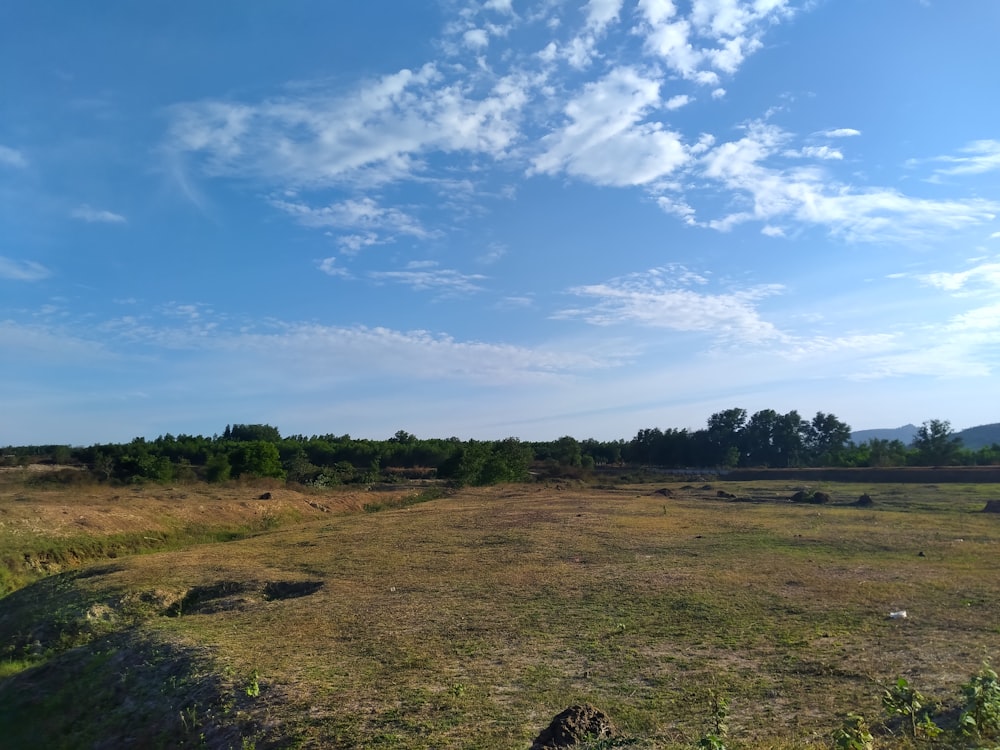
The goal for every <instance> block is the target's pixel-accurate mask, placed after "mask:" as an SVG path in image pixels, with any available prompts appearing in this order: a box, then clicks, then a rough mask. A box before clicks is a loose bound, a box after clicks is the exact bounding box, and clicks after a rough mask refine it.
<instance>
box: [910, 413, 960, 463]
mask: <svg viewBox="0 0 1000 750" xmlns="http://www.w3.org/2000/svg"><path fill="white" fill-rule="evenodd" d="M911 445H912V447H913V448H914V450H915V451H916V455H915V457H914V460H915V461H916V463H918V464H920V465H922V466H949V465H951V464H954V463H957V461H958V455H959V453H960V452H961V450H962V439H961V438H958V437H955V435H954V431H953V430H952V429H951V422H948V421H947V420H943V419H930V420H928V421H926V422H924V423H923V424H922V425H920V427H919V428H918V429H917V435H916V437H915V438H913V443H912V444H911Z"/></svg>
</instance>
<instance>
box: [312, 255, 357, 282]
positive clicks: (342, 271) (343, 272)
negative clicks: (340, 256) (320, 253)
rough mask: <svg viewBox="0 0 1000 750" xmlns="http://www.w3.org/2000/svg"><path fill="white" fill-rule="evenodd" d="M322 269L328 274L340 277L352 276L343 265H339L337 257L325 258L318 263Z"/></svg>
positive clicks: (318, 266) (347, 277)
mask: <svg viewBox="0 0 1000 750" xmlns="http://www.w3.org/2000/svg"><path fill="white" fill-rule="evenodd" d="M316 266H317V268H319V270H320V271H322V272H323V273H325V274H326V275H327V276H333V277H340V278H344V279H349V278H351V273H350V271H348V270H347V269H346V268H344V267H343V266H338V265H337V258H336V257H330V258H323V259H322V260H321V261H319V262H318V263H317V264H316Z"/></svg>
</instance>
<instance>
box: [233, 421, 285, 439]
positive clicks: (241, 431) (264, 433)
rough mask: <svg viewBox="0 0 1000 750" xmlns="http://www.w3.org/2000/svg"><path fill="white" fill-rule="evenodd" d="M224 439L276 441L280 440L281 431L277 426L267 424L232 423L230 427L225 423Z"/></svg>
mask: <svg viewBox="0 0 1000 750" xmlns="http://www.w3.org/2000/svg"><path fill="white" fill-rule="evenodd" d="M222 437H223V439H224V440H235V441H237V442H252V441H258V440H259V441H263V442H267V443H277V442H280V441H281V433H280V432H279V431H278V428H277V427H272V426H271V425H269V424H234V425H233V426H232V427H230V426H229V425H226V431H225V433H223V435H222Z"/></svg>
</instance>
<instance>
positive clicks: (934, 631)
mask: <svg viewBox="0 0 1000 750" xmlns="http://www.w3.org/2000/svg"><path fill="white" fill-rule="evenodd" d="M679 485H680V483H677V484H669V485H660V486H669V487H670V488H672V490H673V492H674V496H673V497H670V498H664V497H663V496H660V495H652V494H651V487H650V486H648V485H646V486H632V487H624V488H618V489H614V490H610V489H609V490H593V489H588V488H586V487H582V486H580V487H573V488H570V489H565V490H555V489H544V488H540V487H538V486H533V485H524V486H509V487H498V488H489V489H467V490H463V491H461V492H457V493H455V494H454V495H451V496H448V497H440V498H437V499H435V500H434V501H433V502H421V503H419V504H413V503H408V502H404V503H400V504H399V506H400V507H397V508H395V509H383V510H382V512H379V513H358V514H353V515H341V516H327V517H325V518H323V519H321V520H318V521H310V522H307V523H301V524H297V525H288V526H283V527H281V528H278V529H274V530H271V531H267V532H262V533H259V534H257V535H256V536H254V537H252V538H247V539H242V540H236V541H231V542H228V543H226V544H201V545H198V546H196V547H192V548H188V549H181V550H176V551H170V552H158V553H153V554H145V555H141V556H131V557H127V558H126V557H123V558H120V559H118V560H115V561H114V563H113V564H107V563H105V564H102V565H100V566H98V567H96V568H91V569H86V570H84V571H83V572H82V573H77V574H68V575H62V576H57V577H53V578H49V579H46V580H44V581H41V582H39V583H36V584H34V585H33V586H29V587H28V588H26V589H24V590H22V591H19V592H17V593H15V594H13V595H11V596H9V597H7V598H6V599H4V600H2V601H0V638H2V641H0V642H2V643H6V644H8V647H9V650H8V653H7V658H8V660H9V663H10V664H12V665H15V664H16V665H17V666H16V667H15V666H11V667H10V668H9V669H10V670H11V673H14V672H16V674H12V676H8V677H5V678H2V679H0V705H2V706H3V708H0V724H4V725H5V726H12V727H20V728H22V730H23V731H28V730H27V727H29V726H35V725H36V722H37V721H38V717H39V715H40V714H38V713H37V712H36V710H35V709H34V708H32V706H33V705H34V704H33V703H29V702H28V701H27V699H25V700H24V701H22V700H20V699H19V696H30V695H32V694H33V691H34V693H38V692H39V691H41V692H42V693H44V694H46V695H49V694H50V693H51V694H52V695H51V701H53V702H52V703H46V704H45V705H46V706H47V707H48V708H47V710H49V711H52V712H59V711H63V710H68V709H67V707H66V705H64V703H61V702H60V701H69V699H70V695H69V694H67V692H66V691H70V692H72V691H77V692H81V688H80V686H81V685H91V684H93V685H106V684H108V681H109V680H110V681H111V682H112V683H113V682H114V679H116V677H115V675H116V674H117V675H118V678H120V677H121V673H122V672H123V670H124V672H125V673H127V674H128V675H133V677H129V678H127V680H128V679H133V678H134V679H135V680H136V681H135V682H130V683H129V688H128V690H129V692H130V693H135V694H137V695H147V694H148V695H149V696H153V694H154V692H155V689H160V690H161V691H163V692H161V695H162V696H163V697H162V698H161V699H153V698H152V697H150V699H149V700H148V701H147V702H146V703H143V704H142V705H143V710H144V711H146V714H144V716H145V718H144V719H143V721H144V722H146V723H147V724H149V725H150V726H151V727H154V728H155V730H156V732H158V733H159V734H151V735H150V736H149V738H146V739H148V741H149V742H153V743H155V742H161V743H162V746H171V745H170V741H176V742H177V743H182V744H180V745H177V744H175V745H173V746H183V743H185V742H188V743H193V742H201V739H200V737H201V734H202V733H204V734H205V736H206V739H205V742H206V743H207V746H209V747H229V746H232V747H240V746H241V743H243V742H244V741H245V742H252V743H254V744H255V745H256V747H258V748H265V747H333V748H338V747H339V748H361V747H372V748H383V747H384V748H390V747H400V748H416V749H419V748H440V747H461V748H483V749H485V748H526V747H528V745H530V743H531V740H532V738H533V737H534V736H535V735H536V734H537V733H538V732H539V731H540V730H541V728H542V727H544V726H545V725H546V724H547V723H548V721H549V720H550V719H551V717H552V716H554V715H555V714H556V713H558V712H559V711H561V710H562V709H563V708H565V707H566V706H568V705H571V704H573V703H578V702H589V703H593V704H595V705H597V706H599V707H601V708H602V709H603V710H605V711H606V712H607V713H608V714H610V715H611V716H612V717H613V719H614V720H615V722H616V723H617V724H618V726H619V727H620V728H621V729H622V731H623V732H624V733H625V734H626V735H628V736H631V737H634V738H636V742H635V744H634V745H631V746H635V747H643V748H682V747H685V748H691V747H694V745H695V744H696V743H697V741H698V738H699V737H701V736H702V734H703V733H704V731H706V729H707V728H708V726H709V721H710V702H711V696H712V694H717V695H723V696H725V697H727V698H728V699H729V701H730V719H729V724H730V728H731V736H732V738H733V741H732V742H731V743H730V744H731V747H734V748H736V747H738V748H754V749H761V750H762V749H763V748H809V747H817V748H819V747H832V743H831V741H830V739H829V737H830V734H831V732H832V731H833V730H834V729H835V728H837V727H839V726H840V723H841V718H842V716H843V715H844V714H845V713H846V712H848V711H858V712H861V713H864V714H865V716H867V717H868V718H869V720H870V721H871V722H872V723H876V722H877V720H878V718H879V717H880V711H881V708H880V704H879V698H880V695H881V690H882V686H884V685H886V684H888V683H890V682H892V681H894V680H895V679H896V677H898V676H900V675H902V676H906V677H907V679H908V680H910V682H911V684H913V685H915V686H916V687H918V688H919V689H920V690H921V691H922V692H923V693H924V694H926V695H929V696H935V697H937V698H939V699H940V700H941V701H944V702H945V703H947V702H949V701H950V702H955V701H957V700H958V686H959V685H960V684H961V683H962V682H964V681H966V680H967V679H968V677H969V675H970V674H972V673H973V672H975V671H976V670H977V669H978V668H979V665H980V663H981V662H982V661H983V659H984V658H991V657H992V658H993V661H994V662H996V661H997V659H996V658H995V657H996V652H997V650H998V647H1000V640H998V632H997V622H998V621H997V617H996V614H995V604H994V603H995V602H996V601H997V600H998V595H1000V578H998V577H997V576H995V575H993V570H992V568H993V563H994V561H995V559H996V553H997V550H998V548H1000V518H998V517H997V516H994V515H989V514H982V513H978V512H975V511H978V510H980V509H981V508H982V507H983V504H984V503H985V499H989V497H991V496H993V497H995V496H997V494H1000V493H998V491H997V490H998V488H997V487H996V486H972V485H969V486H966V485H942V486H940V487H936V488H932V487H923V486H908V485H891V486H876V487H861V486H850V485H830V484H825V485H824V486H822V487H816V488H812V489H822V490H823V491H825V492H829V493H830V494H831V495H832V496H833V498H834V501H833V503H832V504H830V505H823V506H815V505H793V504H789V503H786V502H783V501H782V498H787V497H788V496H790V495H791V494H792V493H793V492H794V491H795V487H793V486H791V485H789V486H784V485H779V484H777V483H774V482H753V483H745V484H742V485H730V484H727V485H724V487H725V489H726V490H727V491H730V492H732V493H733V494H736V495H738V496H740V497H744V498H749V499H752V500H755V502H728V501H725V500H720V499H717V498H715V497H714V495H715V492H714V490H713V491H709V490H705V491H700V490H681V489H680V486H679ZM863 492H868V493H870V494H871V495H872V497H873V498H874V500H875V505H874V506H872V507H871V508H857V507H850V506H849V505H847V504H848V503H850V502H853V501H854V500H855V499H856V498H857V497H858V496H859V495H860V494H862V493H863ZM404 499H405V498H404ZM371 502H372V503H378V502H380V500H379V499H378V498H373V500H372V501H371ZM960 540H961V541H960ZM921 552H922V553H923V556H921V555H920V553H921ZM269 592H270V593H269ZM178 602H187V604H185V605H184V606H181V607H180V608H178V607H177V606H176V604H177V603H178ZM896 609H906V610H907V611H908V613H909V618H908V619H906V620H890V619H888V618H887V614H888V613H889V612H890V611H892V610H896ZM168 615H169V616H168ZM178 615H179V616H178ZM36 642H37V643H38V644H39V645H37V646H35V645H34V644H35V643H36ZM70 646H82V648H76V649H73V650H66V648H67V647H70ZM33 648H34V650H35V652H38V651H39V650H40V651H41V653H37V654H36V655H35V656H31V655H30V653H29V652H31V649H33ZM154 652H158V653H160V654H161V655H164V654H165V656H162V658H159V660H157V659H158V658H157V657H155V653H154ZM151 653H154V655H150V654H151ZM102 654H103V655H104V656H102ZM102 659H104V660H103V661H102ZM65 660H69V661H65ZM146 662H148V663H149V664H151V665H153V666H154V668H153V669H151V671H150V674H149V675H148V676H147V677H144V678H141V677H139V676H138V675H140V674H142V670H141V669H140V668H139V667H140V666H141V664H143V663H146ZM28 664H30V666H27V668H25V666H26V665H28ZM168 664H169V665H171V666H169V667H168V666H166V665H168ZM156 665H160V666H156ZM47 668H48V671H46V670H47ZM53 670H55V672H53ZM88 670H89V671H88ZM114 670H117V672H114ZM113 672H114V673H113ZM53 674H60V675H68V674H74V675H77V677H78V679H77V677H74V679H73V681H72V683H71V684H57V682H56V680H55V678H54V676H53ZM253 674H257V675H258V676H259V679H258V687H259V695H257V696H253V697H251V696H249V695H247V690H246V686H247V684H248V680H249V676H250V675H253ZM171 679H172V680H173V682H171ZM127 680H126V681H127ZM63 683H66V681H65V680H63ZM155 683H158V685H157V684H155ZM83 692H86V691H83ZM12 698H13V700H11V699H12ZM116 701H117V702H116ZM106 705H110V706H112V707H113V710H107V709H106V708H102V706H106ZM192 706H194V707H195V708H194V713H193V714H190V715H189V716H188V717H186V718H185V717H184V714H183V712H184V711H186V710H189V709H190V708H191V707H192ZM39 710H40V709H39ZM81 710H83V711H84V715H80V713H79V712H73V711H71V712H70V715H71V716H72V717H73V720H74V721H76V722H83V723H84V724H87V726H88V727H89V728H88V731H90V732H91V734H89V735H87V737H88V738H90V737H95V738H96V737H111V738H115V737H121V736H125V735H123V734H122V733H123V732H125V731H126V729H125V727H126V726H128V725H130V724H134V723H135V722H136V721H137V718H136V714H135V712H134V711H133V710H131V709H130V710H126V707H125V704H124V703H122V702H121V700H120V694H119V693H118V692H116V691H111V692H107V691H105V692H101V690H95V691H93V694H92V695H91V694H90V693H88V695H87V698H86V701H85V705H84V707H83V708H82V709H81ZM88 717H89V718H88ZM90 720H92V721H90ZM88 721H90V723H88ZM49 723H50V724H52V722H49ZM55 724H58V722H55ZM188 726H190V727H191V729H190V730H189V729H187V727H188ZM44 731H48V730H44ZM60 731H62V730H60V729H59V727H58V726H55V725H53V726H52V728H51V732H52V738H51V742H50V744H49V745H47V746H52V747H61V746H67V747H68V746H69V745H65V744H63V745H61V744H60V742H63V741H64V739H62V735H60V734H59V732H60ZM66 731H68V730H66ZM151 731H152V730H151ZM88 741H89V740H88ZM95 741H96V740H95ZM877 741H878V742H879V743H881V744H880V745H879V746H880V747H905V746H906V745H905V743H903V742H902V741H901V740H898V739H892V738H890V737H888V736H886V735H884V734H883V735H880V736H879V737H878V738H877ZM226 742H228V743H230V744H229V745H227V744H225V743H226ZM150 746H155V744H154V745H150ZM192 746H197V745H192ZM606 746H607V745H606Z"/></svg>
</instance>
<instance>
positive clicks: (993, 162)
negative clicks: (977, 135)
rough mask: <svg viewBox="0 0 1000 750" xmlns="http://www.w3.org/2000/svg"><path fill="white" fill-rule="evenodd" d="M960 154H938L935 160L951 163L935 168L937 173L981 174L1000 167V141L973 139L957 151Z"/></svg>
mask: <svg viewBox="0 0 1000 750" xmlns="http://www.w3.org/2000/svg"><path fill="white" fill-rule="evenodd" d="M959 153H960V154H962V155H961V156H939V157H937V158H936V159H935V161H942V162H946V163H948V164H952V165H953V166H950V167H942V168H941V169H937V170H935V173H936V174H939V175H962V174H982V173H984V172H992V171H993V170H995V169H1000V141H997V140H982V141H973V142H972V143H970V144H969V145H968V146H966V147H965V148H963V149H961V150H960V151H959Z"/></svg>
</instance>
